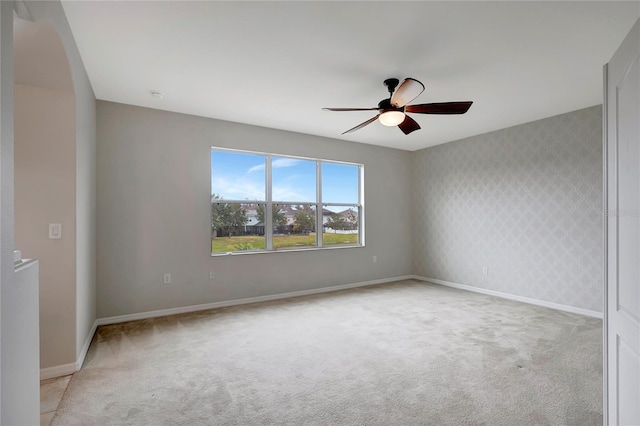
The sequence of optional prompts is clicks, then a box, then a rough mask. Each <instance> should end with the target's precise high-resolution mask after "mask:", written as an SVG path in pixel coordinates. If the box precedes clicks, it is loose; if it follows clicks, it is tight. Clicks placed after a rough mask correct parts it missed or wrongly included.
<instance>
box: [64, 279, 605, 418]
mask: <svg viewBox="0 0 640 426" xmlns="http://www.w3.org/2000/svg"><path fill="white" fill-rule="evenodd" d="M601 333H602V324H601V321H600V320H597V319H593V318H587V317H583V316H580V315H575V314H569V313H564V312H559V311H554V310H550V309H546V308H541V307H537V306H531V305H526V304H521V303H517V302H511V301H507V300H503V299H498V298H494V297H490V296H484V295H480V294H475V293H469V292H465V291H461V290H455V289H450V288H446V287H441V286H437V285H432V284H425V283H421V282H417V281H403V282H399V283H393V284H385V285H379V286H371V287H365V288H360V289H354V290H347V291H341V292H336V293H329V294H324V295H318V296H308V297H300V298H295V299H289V300H285V301H278V302H269V303H262V304H255V305H248V306H239V307H232V308H224V309H217V310H211V311H204V312H198V313H193V314H185V315H177V316H172V317H164V318H157V319H151V320H143V321H136V322H129V323H125V324H116V325H111V326H104V327H100V328H99V329H98V332H97V334H96V336H95V338H94V341H93V343H92V344H91V348H90V350H89V354H88V355H87V359H86V361H85V365H84V367H83V368H82V370H80V371H79V372H78V373H76V374H75V375H74V376H73V378H72V380H71V382H70V384H69V386H68V388H67V392H66V393H65V395H64V397H63V400H62V402H61V404H60V407H59V408H58V411H57V414H56V416H55V417H54V419H53V422H52V424H53V425H266V424H270V425H492V426H493V425H580V426H582V425H601V424H602V409H601V407H602V403H601V401H602V372H601V370H602V345H601Z"/></svg>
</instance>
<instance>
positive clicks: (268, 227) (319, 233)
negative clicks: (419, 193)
mask: <svg viewBox="0 0 640 426" xmlns="http://www.w3.org/2000/svg"><path fill="white" fill-rule="evenodd" d="M213 151H220V152H230V153H236V154H249V155H263V156H264V157H265V167H264V173H265V199H264V200H247V199H245V200H232V199H223V198H221V199H219V200H215V201H214V200H211V196H212V195H213V182H212V179H211V176H212V172H213V161H211V154H212V152H213ZM274 157H276V158H290V159H294V160H303V161H314V162H315V167H316V199H315V201H314V202H307V201H291V200H273V199H272V195H273V186H272V185H273V179H272V178H273V169H272V160H273V158H274ZM323 163H325V164H326V163H330V164H341V165H348V166H355V167H357V168H358V200H357V202H356V203H337V202H332V201H330V200H329V201H324V200H323V199H322V164H323ZM209 193H210V195H209V199H210V200H211V202H210V204H209V219H211V205H212V204H214V203H215V204H241V205H242V204H245V205H246V204H248V203H251V204H256V205H260V204H264V206H265V208H264V216H265V221H264V222H265V225H264V238H265V247H264V249H257V250H239V251H232V252H213V251H211V256H228V255H244V254H257V253H283V252H285V253H286V252H295V251H310V250H332V249H343V248H355V247H364V246H365V236H364V229H365V227H364V164H361V163H353V162H348V161H339V160H327V159H320V158H311V157H302V156H298V155H288V154H275V153H268V152H260V151H251V150H244V149H233V148H224V147H217V146H211V148H210V150H209ZM274 204H276V205H278V204H282V205H310V206H314V207H315V223H316V232H315V234H316V235H315V236H316V241H315V246H313V247H298V248H280V249H276V248H274V246H273V236H274V235H273V210H272V209H273V205H274ZM325 206H344V207H347V208H348V207H356V208H357V209H358V241H357V243H355V244H344V245H330V246H325V245H323V234H324V232H323V231H324V223H323V214H322V213H323V210H324V207H325ZM210 221H211V220H210ZM209 233H210V234H211V230H210V231H209ZM209 249H210V250H211V243H210V244H209Z"/></svg>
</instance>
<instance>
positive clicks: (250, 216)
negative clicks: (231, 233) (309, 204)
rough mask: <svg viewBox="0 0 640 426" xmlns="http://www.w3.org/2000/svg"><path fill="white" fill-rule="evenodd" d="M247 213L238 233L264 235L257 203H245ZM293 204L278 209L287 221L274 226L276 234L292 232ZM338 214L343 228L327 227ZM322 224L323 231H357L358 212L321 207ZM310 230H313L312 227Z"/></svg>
mask: <svg viewBox="0 0 640 426" xmlns="http://www.w3.org/2000/svg"><path fill="white" fill-rule="evenodd" d="M243 207H244V209H245V212H246V215H247V222H246V223H245V225H244V226H243V227H242V229H241V230H239V234H243V235H264V223H263V222H262V221H260V219H259V217H258V205H257V204H247V205H244V206H243ZM295 207H296V206H295V205H291V204H287V205H283V206H282V207H281V209H280V211H281V212H282V213H284V215H285V217H286V219H287V222H286V224H285V225H280V226H277V227H274V232H275V233H277V234H289V233H293V232H295V231H294V226H295V223H296V213H297V212H298V209H296V208H295ZM336 214H337V215H339V216H340V217H341V218H343V219H344V224H345V226H344V227H343V229H333V228H331V227H327V226H326V225H327V223H329V222H330V221H331V220H332V217H335V215H336ZM322 225H323V232H334V233H351V232H357V230H358V212H357V211H356V210H353V209H351V208H348V209H346V210H343V211H340V212H334V211H331V210H329V209H326V208H323V209H322ZM312 232H315V229H313V231H312Z"/></svg>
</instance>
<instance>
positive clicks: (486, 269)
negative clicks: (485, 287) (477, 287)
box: [482, 266, 489, 276]
mask: <svg viewBox="0 0 640 426" xmlns="http://www.w3.org/2000/svg"><path fill="white" fill-rule="evenodd" d="M482 275H485V276H487V275H489V267H488V266H483V267H482Z"/></svg>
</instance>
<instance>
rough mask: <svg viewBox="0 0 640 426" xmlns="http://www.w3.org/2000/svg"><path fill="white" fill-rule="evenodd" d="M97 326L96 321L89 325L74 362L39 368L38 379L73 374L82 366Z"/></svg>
mask: <svg viewBox="0 0 640 426" xmlns="http://www.w3.org/2000/svg"><path fill="white" fill-rule="evenodd" d="M97 328H98V321H97V320H96V321H94V322H93V326H91V330H90V331H89V334H88V335H87V338H86V339H85V341H84V345H82V349H81V350H80V353H79V354H78V357H77V358H76V362H70V363H69V364H62V365H54V366H53V367H47V368H41V369H40V380H46V379H52V378H54V377H61V376H67V375H69V374H73V373H75V372H76V371H78V370H80V368H82V364H83V363H84V359H85V357H86V356H87V352H88V351H89V345H91V340H93V335H94V334H96V329H97Z"/></svg>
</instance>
